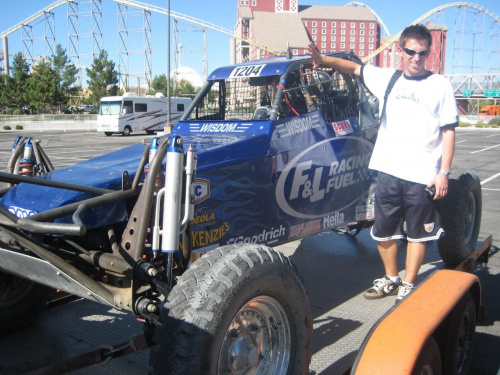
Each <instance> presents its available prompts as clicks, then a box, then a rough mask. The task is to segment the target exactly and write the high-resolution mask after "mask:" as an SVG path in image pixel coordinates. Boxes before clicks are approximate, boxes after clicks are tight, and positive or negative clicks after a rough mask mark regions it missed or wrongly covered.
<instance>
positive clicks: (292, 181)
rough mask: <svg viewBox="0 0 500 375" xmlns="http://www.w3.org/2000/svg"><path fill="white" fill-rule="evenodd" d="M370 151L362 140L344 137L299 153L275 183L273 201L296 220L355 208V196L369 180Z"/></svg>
mask: <svg viewBox="0 0 500 375" xmlns="http://www.w3.org/2000/svg"><path fill="white" fill-rule="evenodd" d="M337 142H338V143H337ZM335 147H337V149H338V150H339V152H337V153H336V152H335V149H336V148H335ZM372 148H373V145H372V144H371V143H370V142H368V141H366V140H364V139H361V138H358V137H349V136H347V137H343V138H331V139H327V140H324V141H322V142H319V143H316V144H314V145H312V146H311V147H309V148H307V149H306V150H304V151H302V152H301V153H300V154H299V155H297V156H296V157H295V158H293V159H292V160H291V161H290V162H289V163H288V164H287V166H286V167H285V168H284V170H283V172H282V173H281V175H280V177H279V179H278V183H277V185H276V200H277V202H278V204H279V206H280V208H281V209H282V210H283V211H284V212H285V213H287V214H288V215H291V216H294V217H297V218H319V217H324V216H326V215H331V214H333V213H334V212H336V211H343V210H344V209H345V208H346V207H349V206H351V205H353V204H355V203H356V201H357V200H358V199H359V194H361V193H363V192H364V191H363V190H366V189H367V188H369V187H367V188H366V189H365V186H364V185H365V184H364V182H365V181H367V180H370V179H371V176H372V174H371V172H370V171H369V170H368V164H369V161H370V157H371V152H372ZM343 150H348V151H347V152H342V151H343ZM335 159H336V160H335ZM334 196H335V198H334ZM312 212H314V213H312Z"/></svg>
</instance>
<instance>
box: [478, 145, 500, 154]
mask: <svg viewBox="0 0 500 375" xmlns="http://www.w3.org/2000/svg"><path fill="white" fill-rule="evenodd" d="M498 146H500V145H495V146H491V147H486V148H483V149H482V150H477V151H471V154H476V153H478V152H483V151H486V150H489V149H491V148H495V147H498Z"/></svg>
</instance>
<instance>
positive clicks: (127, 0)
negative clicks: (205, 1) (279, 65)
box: [114, 0, 284, 55]
mask: <svg viewBox="0 0 500 375" xmlns="http://www.w3.org/2000/svg"><path fill="white" fill-rule="evenodd" d="M114 1H115V2H117V3H119V4H123V5H128V6H132V7H135V8H138V9H143V10H146V11H151V12H156V13H161V14H165V15H168V14H169V13H170V17H173V18H177V19H180V20H183V21H186V22H190V23H194V24H197V25H200V26H203V27H206V28H208V29H212V30H215V31H218V32H220V33H223V34H226V35H229V36H230V37H231V38H236V39H239V40H241V41H242V42H245V43H248V44H251V45H253V46H255V47H258V48H260V49H264V50H266V51H269V52H271V53H272V54H274V55H282V54H283V53H284V52H283V51H276V50H273V49H271V48H269V47H267V46H265V45H262V44H259V43H256V42H253V41H251V40H249V39H244V38H242V37H240V36H238V35H235V34H234V32H233V31H231V30H228V29H225V28H223V27H221V26H218V25H216V24H213V23H210V22H206V21H203V20H201V19H198V18H194V17H191V16H187V15H185V14H181V13H178V12H174V11H172V10H170V12H169V11H168V9H165V8H160V7H157V6H155V5H151V4H147V3H143V2H140V1H135V0H114Z"/></svg>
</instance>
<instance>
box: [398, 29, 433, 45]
mask: <svg viewBox="0 0 500 375" xmlns="http://www.w3.org/2000/svg"><path fill="white" fill-rule="evenodd" d="M408 39H416V40H418V41H420V42H422V41H425V42H427V48H431V44H432V35H431V32H430V31H429V29H428V28H427V27H425V26H424V25H421V24H416V25H411V26H408V27H407V28H406V29H404V30H403V32H402V33H401V36H400V37H399V46H400V47H401V48H404V47H405V44H406V41H407V40H408Z"/></svg>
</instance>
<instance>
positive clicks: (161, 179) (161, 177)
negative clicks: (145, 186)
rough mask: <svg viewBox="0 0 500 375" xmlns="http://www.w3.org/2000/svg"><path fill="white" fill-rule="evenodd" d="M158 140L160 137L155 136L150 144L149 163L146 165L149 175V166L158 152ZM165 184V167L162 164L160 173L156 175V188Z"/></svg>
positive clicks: (145, 170) (145, 171)
mask: <svg viewBox="0 0 500 375" xmlns="http://www.w3.org/2000/svg"><path fill="white" fill-rule="evenodd" d="M158 142H159V138H158V137H154V138H153V139H152V140H151V145H150V146H149V157H148V161H149V163H148V164H146V165H145V166H144V174H145V175H147V174H148V173H149V166H150V164H151V163H152V162H153V159H154V157H155V155H156V153H157V152H158ZM164 184H165V168H163V165H162V166H160V168H159V169H158V174H157V176H156V184H155V189H156V191H158V190H160V189H161V188H162V187H163V186H164Z"/></svg>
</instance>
